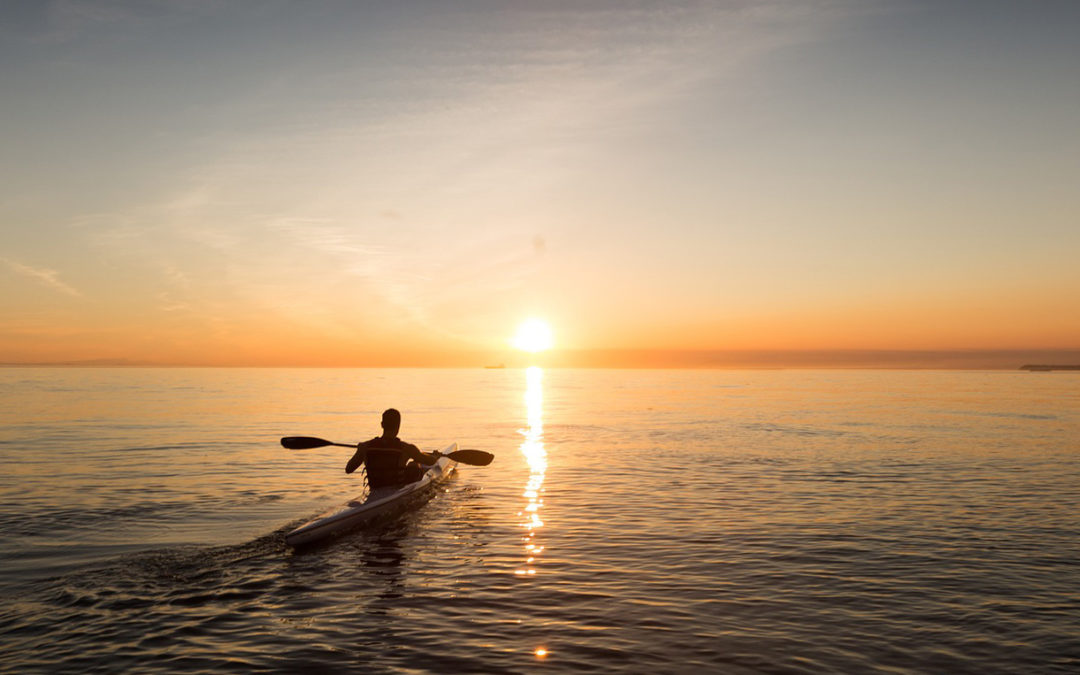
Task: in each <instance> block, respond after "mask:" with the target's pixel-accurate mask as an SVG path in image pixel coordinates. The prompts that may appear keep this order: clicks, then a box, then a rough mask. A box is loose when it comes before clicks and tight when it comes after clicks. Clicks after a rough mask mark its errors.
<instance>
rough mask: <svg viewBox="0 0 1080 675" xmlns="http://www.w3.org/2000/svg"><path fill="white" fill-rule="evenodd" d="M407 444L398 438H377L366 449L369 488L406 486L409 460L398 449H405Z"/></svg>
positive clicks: (365, 462) (365, 464)
mask: <svg viewBox="0 0 1080 675" xmlns="http://www.w3.org/2000/svg"><path fill="white" fill-rule="evenodd" d="M405 446H406V443H405V442H403V441H402V440H400V439H398V438H394V439H387V438H383V437H382V436H376V437H375V438H373V439H371V440H370V441H368V442H367V443H364V447H365V449H366V450H367V453H366V454H365V455H364V470H365V471H366V472H367V482H368V487H370V488H371V489H372V490H374V489H376V488H381V487H397V486H398V485H404V484H405V465H406V464H407V463H408V461H409V460H408V458H407V457H406V456H405V454H404V453H402V452H398V450H397V449H396V448H404V447H405Z"/></svg>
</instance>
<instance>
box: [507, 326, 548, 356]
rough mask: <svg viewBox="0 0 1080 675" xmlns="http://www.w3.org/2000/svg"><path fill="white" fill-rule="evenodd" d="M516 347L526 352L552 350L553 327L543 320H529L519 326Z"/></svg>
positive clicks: (515, 339)
mask: <svg viewBox="0 0 1080 675" xmlns="http://www.w3.org/2000/svg"><path fill="white" fill-rule="evenodd" d="M513 344H514V347H516V348H518V349H520V350H522V351H526V352H533V353H536V352H542V351H544V350H546V349H551V345H552V340H551V326H549V325H548V323H547V322H546V321H543V320H541V319H528V320H526V321H523V322H522V323H521V325H520V326H518V330H517V335H515V336H514V340H513Z"/></svg>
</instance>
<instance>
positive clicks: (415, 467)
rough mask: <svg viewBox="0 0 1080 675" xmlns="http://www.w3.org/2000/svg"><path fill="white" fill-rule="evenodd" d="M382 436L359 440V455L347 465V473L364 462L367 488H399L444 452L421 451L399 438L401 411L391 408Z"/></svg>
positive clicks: (385, 415)
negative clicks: (361, 441)
mask: <svg viewBox="0 0 1080 675" xmlns="http://www.w3.org/2000/svg"><path fill="white" fill-rule="evenodd" d="M382 429H383V433H382V436H376V437H375V438H373V439H371V440H370V441H364V442H363V443H357V445H356V454H355V455H353V456H352V459H350V460H349V463H348V464H346V465H345V473H352V472H353V471H356V468H357V467H358V466H360V464H361V463H363V464H364V469H365V470H366V471H367V481H368V487H370V488H371V489H372V490H374V489H376V488H381V487H400V486H402V485H405V484H407V483H412V482H413V481H418V480H420V478H421V477H422V476H423V475H424V471H426V470H427V467H428V466H430V465H432V464H434V463H435V462H436V460H438V459H439V455H440V454H441V453H440V452H439V451H438V450H436V451H435V452H433V453H426V452H422V451H421V450H420V448H418V447H416V446H415V445H413V444H412V443H406V442H405V441H403V440H401V439H400V438H398V437H397V434H398V430H399V429H401V413H399V412H398V411H397V410H394V409H393V408H390V409H389V410H387V411H386V412H384V413H383V414H382Z"/></svg>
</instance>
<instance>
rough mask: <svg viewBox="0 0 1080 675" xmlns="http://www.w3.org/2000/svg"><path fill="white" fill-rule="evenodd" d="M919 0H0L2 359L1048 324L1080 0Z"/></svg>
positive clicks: (572, 349) (280, 358)
mask: <svg viewBox="0 0 1080 675" xmlns="http://www.w3.org/2000/svg"><path fill="white" fill-rule="evenodd" d="M948 5H949V6H948V7H945V6H939V5H937V4H934V3H916V2H880V3H875V4H873V6H872V8H871V7H870V6H869V5H866V4H865V3H854V4H852V5H845V4H843V3H835V2H828V1H824V0H823V1H822V2H820V3H818V2H813V1H811V2H807V3H799V4H798V6H791V5H788V4H784V3H775V4H774V3H770V2H764V3H763V2H753V3H750V2H715V3H713V2H707V3H693V4H681V3H664V4H662V5H660V4H658V5H656V6H654V7H650V6H648V5H641V6H634V7H633V8H628V7H626V6H625V4H621V3H612V4H610V5H607V4H604V3H601V4H595V3H594V4H590V5H589V6H588V7H586V8H575V7H572V6H567V7H563V8H553V7H537V6H531V5H528V4H521V5H520V6H515V5H513V4H510V5H507V6H506V7H505V8H503V9H502V10H500V11H491V10H490V9H485V8H482V7H480V6H474V5H471V4H469V3H463V4H460V5H454V6H453V7H451V6H447V5H444V4H432V5H430V6H424V5H409V6H407V7H404V6H396V5H395V6H390V7H379V8H372V7H370V6H367V5H365V4H357V5H350V4H348V3H346V4H345V5H327V6H322V5H320V8H321V9H320V11H318V12H307V13H305V12H304V10H303V9H301V8H299V7H296V6H292V5H283V6H280V7H269V8H268V7H263V8H262V9H261V10H260V11H259V12H252V11H250V10H251V9H252V7H249V6H245V5H244V3H235V4H230V5H227V6H212V5H202V4H194V5H191V4H179V5H172V4H168V3H166V4H164V5H161V6H156V7H153V8H143V9H123V8H121V7H118V6H116V5H112V4H108V5H106V4H102V3H99V2H96V0H80V1H78V2H69V3H40V4H36V3H18V6H13V5H8V6H4V7H3V8H0V26H2V28H0V38H3V39H2V40H0V59H3V62H4V63H5V69H4V73H3V74H2V75H0V77H2V78H3V79H2V80H0V84H2V85H3V88H4V92H5V95H4V97H3V99H2V101H0V130H2V132H3V134H4V138H5V139H8V142H7V143H6V147H5V152H4V154H3V157H0V363H40V362H73V361H100V360H106V361H125V362H131V363H154V364H202V365H230V364H236V365H319V366H333V365H361V366H363V365H372V366H381V365H417V366H430V365H454V366H458V365H465V366H475V365H484V364H488V363H490V362H507V363H513V362H516V361H515V359H519V358H520V356H519V355H515V354H514V353H513V352H512V351H511V350H510V348H509V347H508V344H509V340H510V339H511V337H512V336H513V333H514V330H515V328H516V326H517V325H518V324H519V323H520V322H521V321H522V320H524V319H526V318H528V317H531V316H538V317H542V318H544V319H546V320H547V321H548V322H550V324H551V325H552V326H553V329H554V333H555V344H556V349H557V353H552V354H549V355H547V356H546V357H545V358H546V359H547V360H548V361H549V362H550V363H552V364H558V363H563V364H568V365H625V366H638V365H694V364H697V365H710V364H713V365H715V364H721V363H722V364H726V365H731V364H737V363H739V362H745V363H748V364H758V365H761V364H763V363H764V364H766V365H767V364H772V363H781V362H782V363H790V364H796V365H798V364H806V363H811V362H812V363H817V362H819V361H818V357H817V356H809V357H808V356H806V354H808V353H813V354H818V353H819V352H821V351H822V350H824V351H825V352H833V353H836V354H837V355H838V356H837V357H836V358H835V359H834V362H835V363H838V364H844V363H850V362H851V361H850V359H849V358H848V357H847V356H842V354H848V355H850V354H851V353H855V354H863V355H866V354H871V353H875V352H876V351H881V352H882V353H883V354H885V353H892V352H895V351H896V350H900V351H908V352H911V351H919V352H924V353H926V354H927V356H926V362H927V363H942V361H941V360H940V359H938V358H937V357H935V356H932V355H933V354H937V353H938V352H940V351H942V350H960V351H961V352H965V353H966V352H967V351H969V350H989V351H1000V350H1014V351H1012V352H1009V354H1008V355H1007V358H1005V359H1004V360H998V361H994V359H991V358H990V357H987V358H988V359H989V360H987V361H986V362H987V363H990V362H991V361H993V362H994V363H998V364H999V367H1007V366H1006V365H1005V364H1007V363H1011V360H1012V359H1015V358H1020V357H1021V356H1022V355H1023V354H1024V353H1025V351H1024V350H1027V352H1026V353H1030V354H1032V355H1038V354H1040V352H1037V351H1035V352H1033V351H1032V350H1069V349H1074V350H1075V349H1080V313H1077V312H1076V311H1075V310H1074V309H1073V305H1075V304H1076V299H1077V298H1080V265H1077V264H1076V257H1077V256H1076V254H1077V252H1080V228H1078V227H1077V226H1076V224H1077V214H1080V191H1077V190H1076V184H1077V179H1078V178H1080V160H1078V158H1080V135H1078V134H1076V133H1075V122H1076V120H1077V119H1080V89H1078V88H1077V87H1076V77H1075V75H1076V73H1075V64H1076V63H1078V62H1080V47H1078V44H1077V41H1076V40H1075V39H1074V38H1075V35H1074V34H1073V33H1074V31H1070V30H1069V29H1068V27H1069V26H1075V25H1077V24H1076V21H1077V19H1078V18H1080V9H1078V7H1077V6H1068V5H1067V4H1065V3H1062V6H1060V7H1058V6H1055V7H1043V8H1041V9H1040V10H1039V11H1034V10H1031V9H1029V8H1027V7H1025V6H1023V5H1019V4H1018V5H1015V6H1009V7H1000V8H997V9H996V10H995V11H996V12H997V13H992V12H989V11H988V10H985V9H984V8H983V7H982V6H980V5H978V4H977V3H964V2H959V3H948ZM751 9H752V11H750V10H751ZM301 13H302V14H303V16H301V15H300V14H301ZM976 16H977V17H978V19H979V20H978V21H973V20H972V19H973V17H976ZM1017 350H1018V351H1017ZM765 352H768V353H769V354H773V353H785V352H789V353H791V354H792V355H791V357H790V358H789V359H787V360H786V361H785V359H784V358H781V357H776V356H768V357H767V358H765V357H760V354H761V353H765ZM705 353H709V354H713V355H714V356H712V357H709V356H701V354H705ZM737 353H742V354H744V355H745V358H742V360H741V361H740V357H737V356H732V355H733V354H737ZM755 354H757V356H755ZM800 354H802V355H803V356H800ZM1041 354H1042V355H1044V356H1046V355H1049V352H1041ZM717 355H726V356H717ZM859 358H860V359H861V358H862V357H859ZM881 358H882V359H883V363H886V364H892V363H895V362H896V361H895V359H893V357H891V356H887V355H883V356H881ZM913 358H914V357H913ZM994 358H997V357H994ZM762 359H764V360H762ZM872 361H873V359H872V358H869V360H868V362H871V365H872ZM915 361H918V359H917V358H915ZM860 363H862V361H860ZM905 363H907V362H906V361H905ZM916 365H917V363H916Z"/></svg>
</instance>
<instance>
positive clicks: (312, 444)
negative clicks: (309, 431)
mask: <svg viewBox="0 0 1080 675" xmlns="http://www.w3.org/2000/svg"><path fill="white" fill-rule="evenodd" d="M281 444H282V445H283V446H285V447H286V448H288V449H290V450H307V449H308V448H322V447H325V446H327V445H334V444H333V443H332V442H330V441H324V440H323V439H321V438H313V437H311V436H286V437H285V438H283V439H281Z"/></svg>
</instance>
